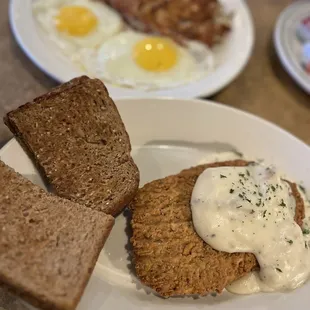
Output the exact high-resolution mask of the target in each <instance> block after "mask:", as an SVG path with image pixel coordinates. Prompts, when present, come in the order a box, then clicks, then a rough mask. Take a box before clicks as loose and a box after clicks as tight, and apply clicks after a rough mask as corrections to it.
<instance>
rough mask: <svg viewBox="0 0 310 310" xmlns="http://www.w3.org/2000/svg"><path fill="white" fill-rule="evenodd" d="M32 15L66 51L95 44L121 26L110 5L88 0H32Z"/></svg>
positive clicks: (118, 29)
mask: <svg viewBox="0 0 310 310" xmlns="http://www.w3.org/2000/svg"><path fill="white" fill-rule="evenodd" d="M33 15H34V16H35V18H36V20H37V21H38V23H39V25H40V26H41V27H42V29H43V30H44V31H45V33H47V35H48V37H49V39H51V40H52V41H53V42H54V43H56V44H57V45H58V46H59V47H60V48H61V49H62V50H63V51H64V52H66V53H67V54H71V53H72V52H74V51H76V50H77V49H78V48H85V47H87V48H95V47H97V46H99V45H100V44H101V43H102V42H104V41H105V40H106V39H108V38H110V37H111V36H113V35H115V34H116V33H118V32H119V31H120V30H121V29H122V26H123V22H122V20H121V18H120V17H119V16H118V14H117V13H115V12H114V11H113V10H112V9H110V8H109V7H108V6H106V5H105V4H103V3H100V2H96V1H90V0H36V1H34V4H33Z"/></svg>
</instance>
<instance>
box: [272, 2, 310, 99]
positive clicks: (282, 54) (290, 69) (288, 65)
mask: <svg viewBox="0 0 310 310" xmlns="http://www.w3.org/2000/svg"><path fill="white" fill-rule="evenodd" d="M303 3H304V4H306V3H307V4H309V2H308V1H306V0H299V1H297V2H295V3H292V4H290V5H288V6H287V7H286V8H285V9H284V10H283V11H282V12H281V14H280V15H279V16H278V18H277V21H276V25H275V28H274V31H273V42H274V46H275V50H276V53H277V55H278V57H279V59H280V62H281V64H282V66H283V68H284V69H285V71H286V72H287V73H288V74H289V75H290V77H291V78H292V79H293V80H294V81H295V82H296V84H298V85H299V87H301V88H302V89H303V90H304V91H305V92H307V93H309V94H310V84H308V83H307V82H306V81H305V80H304V79H303V78H302V77H301V76H300V75H299V74H298V72H297V71H296V69H295V67H294V64H293V62H292V61H291V60H290V59H289V57H287V53H286V51H285V48H283V44H282V40H281V34H282V32H283V29H282V28H283V25H284V22H285V18H286V17H287V15H288V14H289V13H290V12H291V11H293V10H294V8H295V7H298V6H300V5H301V4H303Z"/></svg>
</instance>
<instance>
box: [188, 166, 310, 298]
mask: <svg viewBox="0 0 310 310" xmlns="http://www.w3.org/2000/svg"><path fill="white" fill-rule="evenodd" d="M301 194H302V195H303V193H301ZM303 197H304V199H305V201H307V199H306V197H305V196H304V195H303ZM305 208H306V218H305V220H304V227H303V229H301V228H300V227H299V226H298V225H297V224H296V223H295V221H294V215H295V199H294V197H293V195H292V193H291V188H290V186H289V185H288V183H287V182H285V181H284V180H283V179H282V178H281V175H280V174H279V173H278V172H277V171H276V170H275V169H272V168H266V167H265V166H262V165H258V164H256V165H250V166H247V167H218V168H209V169H206V170H205V171H204V172H203V173H202V174H201V175H200V176H199V178H198V180H197V182H196V184H195V187H194V189H193V193H192V198H191V209H192V217H193V224H194V227H195V230H196V232H197V234H198V235H199V236H200V237H201V238H202V239H203V240H204V241H205V242H206V243H208V244H210V245H211V246H212V247H213V248H214V249H216V250H219V251H225V252H229V253H234V252H251V253H253V254H254V255H255V256H256V258H257V260H258V263H259V265H260V271H259V272H258V273H250V274H248V275H247V276H245V277H243V278H241V279H240V280H237V281H235V282H234V283H232V284H231V285H229V287H227V289H228V290H229V291H231V292H234V293H238V294H249V293H254V292H259V291H265V292H270V291H282V290H292V289H295V288H296V287H298V286H300V285H301V284H303V283H304V282H305V281H306V280H307V279H308V277H309V274H310V250H309V249H308V241H309V240H310V239H309V230H308V229H309V228H310V220H309V217H310V212H309V211H310V207H309V204H308V202H307V203H306V204H305Z"/></svg>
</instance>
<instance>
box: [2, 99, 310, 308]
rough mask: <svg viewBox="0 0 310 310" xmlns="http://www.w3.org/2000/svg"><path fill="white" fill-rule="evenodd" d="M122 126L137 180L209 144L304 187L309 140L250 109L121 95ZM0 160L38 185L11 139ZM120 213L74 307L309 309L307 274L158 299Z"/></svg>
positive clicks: (308, 181) (163, 171) (309, 179)
mask: <svg viewBox="0 0 310 310" xmlns="http://www.w3.org/2000/svg"><path fill="white" fill-rule="evenodd" d="M116 104H117V106H118V109H119V112H120V114H121V117H122V119H123V121H124V123H125V126H126V128H127V131H128V133H129V136H130V139H131V142H132V146H133V151H132V154H133V157H134V160H135V162H136V163H137V165H138V167H139V169H140V173H141V185H143V184H144V183H146V182H148V181H151V180H154V179H157V178H161V177H164V176H167V175H169V174H172V173H177V172H179V171H180V170H181V169H183V168H187V167H190V166H193V165H197V164H198V163H199V162H200V160H201V159H202V158H204V157H205V156H206V155H208V154H209V153H211V152H214V151H230V150H239V151H241V152H243V153H244V154H246V155H247V156H248V158H263V159H265V160H266V161H267V162H269V163H271V164H275V165H276V166H277V167H279V168H280V169H281V170H282V171H283V172H285V173H286V174H287V175H288V177H289V178H290V179H291V180H295V181H297V182H299V181H302V182H303V185H304V186H305V187H306V188H307V189H310V160H309V159H310V148H309V147H308V146H307V145H306V144H304V143H303V142H301V141H300V140H298V139H297V138H295V137H294V136H292V135H291V134H290V133H288V132H286V131H284V130H283V129H281V128H279V127H277V126H275V125H273V124H271V123H269V122H267V121H265V120H262V119H260V118H258V117H256V116H253V115H251V114H248V113H245V112H242V111H239V110H236V109H233V108H230V107H227V106H224V105H221V104H218V103H214V102H211V101H202V100H181V99H120V100H117V101H116ZM0 157H1V160H3V161H4V162H6V163H7V164H8V165H9V166H11V167H13V168H14V169H15V170H17V171H18V172H20V173H22V174H23V175H25V176H26V177H28V178H29V179H31V180H32V181H33V182H35V183H37V184H39V185H41V186H43V182H42V179H41V178H40V175H39V174H38V173H37V171H36V169H35V168H34V166H33V164H32V162H31V160H30V159H29V158H28V156H27V155H26V154H25V152H24V151H23V149H22V148H21V147H20V145H19V144H18V143H17V141H16V140H15V139H12V140H11V141H10V142H9V143H8V144H7V145H5V146H4V147H3V148H2V149H1V151H0ZM126 225H127V224H126V217H125V216H124V215H120V216H118V217H117V219H116V223H115V226H114V228H113V230H112V233H111V235H110V237H109V239H108V241H107V243H106V245H105V247H104V249H103V250H102V253H101V255H100V258H99V260H98V262H97V265H96V268H95V270H94V272H93V275H92V277H91V279H90V282H89V284H88V286H87V289H86V291H85V293H84V295H83V297H82V300H81V303H80V305H79V307H78V310H103V309H128V310H136V309H145V310H180V309H188V310H200V309H215V310H225V309H226V310H232V309H252V310H268V309H270V310H291V309H294V308H299V309H308V306H309V304H310V294H309V290H310V282H308V283H306V284H305V285H304V286H302V287H301V288H299V289H297V290H295V291H292V292H289V293H274V294H273V293H270V294H267V293H265V294H263V293H262V294H257V295H251V296H237V295H232V294H230V293H228V292H224V293H223V294H222V295H221V296H218V297H212V296H208V297H203V298H199V299H193V298H171V299H161V298H159V297H156V296H154V295H153V294H151V293H149V291H148V290H146V291H145V288H144V287H142V285H141V284H139V281H137V279H135V277H134V276H133V273H132V267H129V266H130V260H129V259H128V255H129V254H128V251H127V248H126V245H127V244H128V236H127V234H126V227H127V226H126Z"/></svg>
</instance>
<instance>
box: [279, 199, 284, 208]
mask: <svg viewBox="0 0 310 310" xmlns="http://www.w3.org/2000/svg"><path fill="white" fill-rule="evenodd" d="M279 206H280V207H286V204H285V202H284V201H283V199H282V200H281V203H280V204H279Z"/></svg>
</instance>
